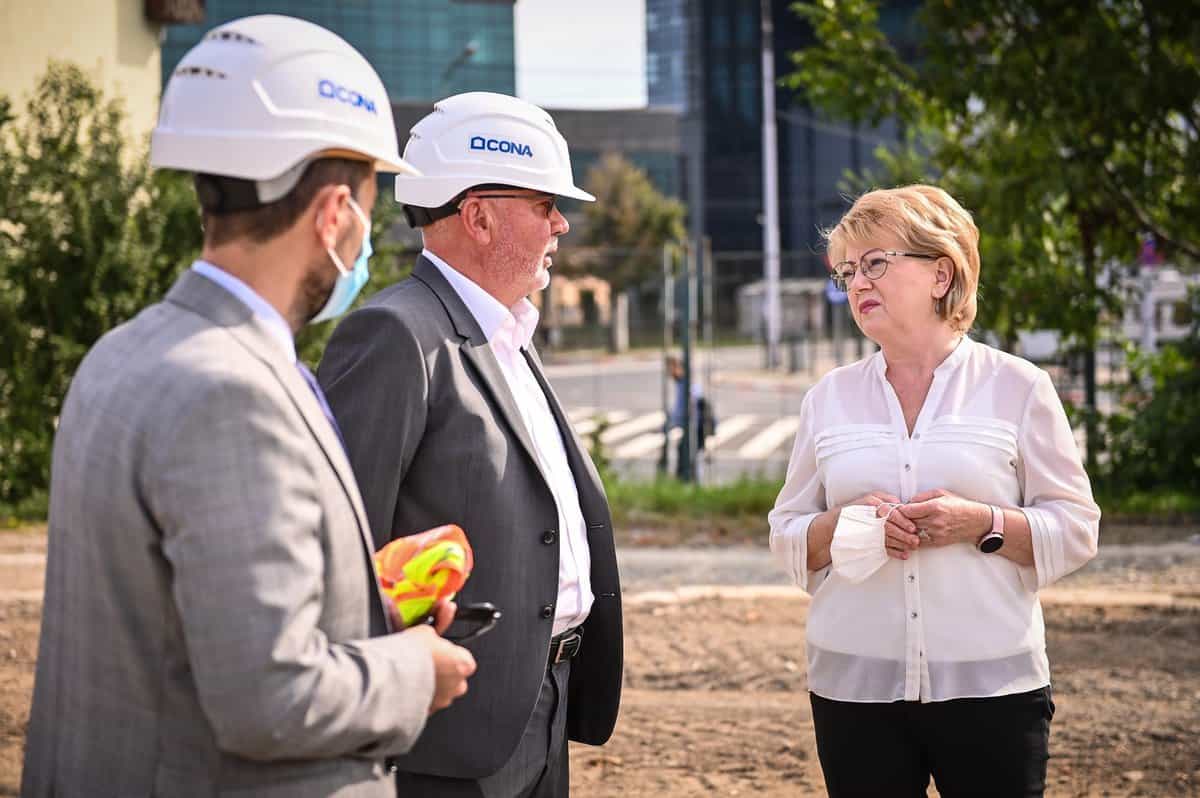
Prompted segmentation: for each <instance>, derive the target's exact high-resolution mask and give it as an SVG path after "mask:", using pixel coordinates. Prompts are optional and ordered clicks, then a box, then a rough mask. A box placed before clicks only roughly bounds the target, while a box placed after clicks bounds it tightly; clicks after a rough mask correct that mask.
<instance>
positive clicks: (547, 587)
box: [319, 258, 622, 778]
mask: <svg viewBox="0 0 1200 798" xmlns="http://www.w3.org/2000/svg"><path fill="white" fill-rule="evenodd" d="M525 356H526V358H527V359H528V361H529V364H530V367H531V368H532V370H533V373H534V375H535V376H536V377H537V378H538V380H539V381H540V383H541V386H542V389H543V391H544V392H545V393H546V397H547V400H548V402H549V404H550V408H551V411H552V412H553V414H554V416H555V420H556V421H557V423H558V427H559V432H560V433H561V435H562V438H563V443H564V445H565V449H566V453H567V460H568V463H569V465H570V467H571V471H572V474H573V476H574V478H575V484H576V486H577V488H578V491H579V502H580V508H581V509H582V511H583V517H584V520H585V522H586V523H587V536H588V545H589V548H590V551H591V562H592V569H591V579H592V591H593V593H594V594H595V599H596V600H595V603H594V604H593V606H592V610H591V613H590V615H589V617H588V620H587V622H586V623H585V624H584V641H583V648H582V650H581V652H580V655H579V657H578V658H577V659H575V660H574V661H573V662H572V664H571V681H570V685H569V693H568V696H569V697H568V705H567V707H568V710H567V718H568V719H567V724H568V732H569V734H570V736H571V739H574V740H579V741H582V742H587V743H592V744H600V743H603V742H604V741H605V740H607V739H608V737H609V735H610V734H611V733H612V729H613V725H614V724H615V722H616V717H617V708H618V704H619V702H620V693H621V674H622V642H621V599H620V585H619V583H618V578H617V562H616V553H615V549H614V546H613V535H612V520H611V518H610V514H609V509H608V502H607V500H606V498H605V496H604V489H603V487H602V486H601V483H600V479H599V477H598V475H597V474H596V470H595V467H594V466H593V464H592V462H591V460H590V458H589V457H588V456H587V453H586V450H585V449H584V448H583V446H582V444H581V443H580V441H579V439H578V437H576V435H575V433H574V431H573V430H572V428H571V425H570V424H569V423H568V422H567V419H566V416H565V415H564V413H563V411H562V408H561V406H560V405H559V402H558V399H557V398H556V397H555V395H554V391H553V390H551V388H550V385H549V384H548V383H547V382H546V381H545V378H544V376H543V374H542V369H541V364H540V363H539V362H538V359H537V354H536V352H534V351H532V349H530V350H529V351H527V352H526V353H525ZM319 376H320V379H321V382H322V384H323V385H324V387H325V390H326V393H327V395H328V397H329V402H330V404H331V405H332V406H333V411H334V414H335V415H336V416H337V418H338V423H339V425H340V426H341V429H342V434H343V436H344V438H345V440H346V447H347V450H348V452H349V454H350V461H351V463H352V464H353V466H354V471H355V473H356V474H357V476H358V481H359V485H360V487H361V489H362V491H363V498H364V503H365V505H366V508H367V516H368V518H370V521H371V529H372V531H373V532H374V534H375V536H376V541H375V544H376V546H380V545H382V544H384V543H386V542H387V541H388V540H390V539H392V538H394V537H398V536H402V535H408V534H412V533H414V532H419V531H421V530H423V529H427V528H429V527H432V526H436V525H438V524H445V523H456V524H459V525H461V526H462V527H463V528H464V529H465V530H466V533H467V536H468V537H469V538H470V540H471V543H472V546H473V547H474V550H475V571H474V573H473V574H472V575H471V578H470V580H469V581H468V582H467V585H466V587H465V589H464V590H463V592H462V594H461V596H460V599H461V600H462V601H464V602H473V601H491V602H494V603H495V604H496V605H497V607H499V608H500V609H501V611H502V612H503V613H504V617H503V618H502V619H501V621H500V623H499V625H498V626H497V627H496V628H495V629H494V630H493V631H492V632H490V633H488V634H487V635H485V636H483V637H481V638H478V639H477V640H475V641H472V642H469V643H467V646H468V647H469V648H470V649H471V650H472V652H473V653H474V655H475V659H476V662H477V663H478V670H477V671H476V674H475V676H474V677H473V678H472V680H471V688H470V691H469V692H468V693H467V695H466V696H464V697H463V698H461V699H459V700H458V701H456V702H455V703H454V705H453V706H451V707H450V708H449V709H447V710H445V711H443V712H439V713H438V714H437V715H435V716H434V717H432V718H431V719H430V722H429V724H428V725H427V727H426V730H425V733H424V734H423V735H422V736H421V739H420V740H419V741H418V742H417V745H416V746H415V747H414V748H413V750H412V752H411V753H410V754H408V755H407V756H405V757H402V758H401V760H400V767H401V769H403V770H405V771H409V772H415V773H425V774H432V775H437V776H448V777H456V778H481V777H483V776H486V775H489V774H491V773H493V772H495V771H496V770H498V769H499V768H500V767H501V766H502V765H503V764H504V763H505V762H506V761H507V760H508V758H509V756H510V755H511V754H512V752H513V750H514V749H515V747H516V745H517V743H518V742H519V741H520V738H521V733H522V731H523V730H524V728H525V725H526V723H527V721H528V719H529V716H530V713H531V712H532V711H533V707H534V703H535V702H536V700H537V695H538V690H539V688H540V686H541V683H542V678H543V676H544V674H545V671H546V658H547V653H548V649H549V641H550V635H551V627H552V624H553V616H554V604H555V601H556V600H557V595H558V560H559V544H560V538H561V536H560V535H559V530H558V529H557V527H558V510H557V507H556V505H555V501H554V496H553V495H552V493H551V491H550V488H549V486H548V485H547V483H546V480H545V478H544V477H543V476H542V473H541V471H540V469H539V466H538V463H537V459H536V456H535V454H534V448H533V443H532V440H531V439H530V436H529V433H528V431H527V430H526V428H525V425H524V424H523V422H522V420H521V416H520V411H519V410H518V408H517V407H516V404H515V403H514V400H513V397H512V394H511V393H510V391H509V388H508V384H507V383H506V382H505V380H504V375H503V373H502V372H501V370H500V364H499V362H498V361H497V360H496V357H495V354H494V353H493V352H492V349H491V346H490V345H489V344H488V343H487V340H486V339H485V338H484V335H483V332H482V330H480V328H479V325H478V323H477V322H476V321H475V318H474V316H472V315H471V312H470V310H468V308H467V306H466V305H465V304H464V303H463V301H462V299H461V298H460V297H459V296H458V294H457V293H456V292H455V290H454V288H453V287H451V285H450V284H449V283H448V282H446V279H445V278H444V277H442V274H441V273H440V272H439V271H438V270H437V267H435V266H434V265H433V264H431V263H429V262H428V261H427V260H425V259H423V258H422V259H420V260H418V261H417V264H416V267H415V269H414V271H413V276H412V277H411V278H410V279H408V280H406V281H404V282H402V283H400V284H398V285H396V286H392V287H391V288H388V289H385V290H384V291H381V292H380V293H379V294H377V295H376V296H374V297H372V298H371V300H370V301H369V302H367V303H366V304H365V305H364V306H363V307H362V308H360V309H359V310H357V311H356V312H354V313H352V314H350V315H349V316H347V317H346V319H345V320H343V321H342V323H341V324H340V325H339V326H338V328H337V330H336V331H335V332H334V334H333V337H332V338H331V339H330V341H329V344H328V346H327V347H326V350H325V356H324V359H323V360H322V361H321V367H320V370H319Z"/></svg>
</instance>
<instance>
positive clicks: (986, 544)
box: [979, 532, 1004, 554]
mask: <svg viewBox="0 0 1200 798" xmlns="http://www.w3.org/2000/svg"><path fill="white" fill-rule="evenodd" d="M1003 545H1004V535H1001V534H1000V533H999V532H992V533H991V534H989V535H988V536H987V537H985V538H984V539H983V540H981V541H979V550H980V551H982V552H983V553H984V554H991V553H992V552H994V551H996V549H998V548H1000V547H1001V546H1003Z"/></svg>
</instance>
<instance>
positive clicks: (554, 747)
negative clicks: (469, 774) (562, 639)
mask: <svg viewBox="0 0 1200 798" xmlns="http://www.w3.org/2000/svg"><path fill="white" fill-rule="evenodd" d="M570 678H571V663H570V660H565V661H563V662H560V663H559V664H557V665H555V666H554V667H552V668H549V669H547V671H546V676H545V679H544V680H543V681H542V690H541V692H540V693H539V694H538V700H537V703H536V704H535V705H534V707H533V715H532V716H530V718H529V723H528V724H527V725H526V727H525V733H524V734H522V735H521V741H520V742H519V743H518V744H517V750H516V751H514V752H513V755H512V756H511V757H509V759H508V762H506V763H505V764H504V765H503V767H501V768H500V770H498V771H496V772H495V773H493V774H492V775H490V776H486V777H484V778H482V779H478V780H475V779H452V778H443V777H439V776H426V775H423V774H418V773H397V774H396V794H397V795H399V796H403V798H567V796H568V794H569V793H570V788H571V773H570V766H569V762H568V759H567V750H568V746H567V682H568V680H569V679H570Z"/></svg>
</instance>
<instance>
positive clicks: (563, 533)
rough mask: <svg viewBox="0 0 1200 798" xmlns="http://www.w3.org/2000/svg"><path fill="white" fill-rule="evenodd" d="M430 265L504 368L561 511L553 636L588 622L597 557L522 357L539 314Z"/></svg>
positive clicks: (544, 404) (557, 440)
mask: <svg viewBox="0 0 1200 798" xmlns="http://www.w3.org/2000/svg"><path fill="white" fill-rule="evenodd" d="M421 254H422V255H423V256H425V258H427V259H428V260H429V262H430V263H432V264H433V265H434V266H436V267H437V269H438V271H440V272H441V273H442V276H443V277H445V278H446V281H447V282H448V283H450V285H451V287H453V288H454V290H455V292H456V293H457V294H458V295H459V297H460V298H461V299H462V301H463V303H464V304H465V305H466V306H467V309H468V310H470V311H471V315H472V316H474V317H475V321H476V322H478V323H479V328H480V329H481V330H483V334H484V335H485V336H486V337H487V339H488V345H489V346H491V348H492V352H494V353H495V355H496V360H498V361H499V363H500V371H501V373H503V374H504V381H505V382H506V383H508V389H509V391H510V392H511V393H512V397H513V400H514V404H516V406H517V409H518V410H519V411H520V413H521V420H522V421H523V422H524V423H525V430H526V431H527V432H528V433H529V437H530V438H531V439H532V440H533V449H534V452H535V453H536V455H537V461H538V467H539V468H540V469H541V472H542V477H543V479H545V480H546V485H547V486H548V487H549V488H550V492H551V493H552V494H553V495H554V503H555V504H556V505H557V506H558V529H559V541H560V543H559V548H558V601H556V602H555V613H554V625H553V627H552V632H553V634H559V633H561V632H564V631H566V630H567V629H570V628H571V627H574V626H578V625H579V624H581V623H583V622H584V621H585V620H587V616H588V612H590V611H591V608H592V601H593V600H594V596H593V595H592V580H591V571H592V554H591V550H590V549H588V542H587V528H586V525H585V523H584V520H583V510H581V509H580V507H579V490H578V488H577V487H576V485H575V476H574V474H572V473H571V466H570V464H569V463H568V462H567V450H566V447H565V446H564V445H563V440H562V435H561V434H560V433H559V431H558V425H557V424H556V423H555V421H554V414H553V413H551V412H550V402H549V400H547V398H546V394H545V392H543V391H542V387H541V385H539V384H538V381H537V378H536V377H534V375H533V370H532V369H531V368H530V367H529V362H528V361H527V360H526V359H525V357H524V355H523V354H522V351H521V350H523V349H525V348H527V347H528V346H529V344H530V342H531V341H532V340H533V332H534V330H535V329H537V323H538V310H537V308H535V307H534V306H533V303H532V302H530V301H529V300H528V299H521V300H520V301H519V302H517V304H515V305H513V306H512V308H506V307H504V305H503V304H501V303H500V302H499V300H497V299H496V298H495V297H493V296H492V295H491V294H489V293H488V292H487V291H484V290H483V289H482V288H480V287H479V285H478V284H477V283H475V282H473V281H472V280H470V279H469V278H468V277H466V276H464V275H463V274H461V273H460V272H458V271H457V270H455V269H454V267H452V266H450V265H449V264H448V263H446V262H445V261H444V260H442V259H441V258H439V257H438V256H437V255H435V254H433V253H432V252H430V251H429V250H427V249H426V250H424V251H423V252H422V253H421Z"/></svg>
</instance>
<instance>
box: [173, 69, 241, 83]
mask: <svg viewBox="0 0 1200 798" xmlns="http://www.w3.org/2000/svg"><path fill="white" fill-rule="evenodd" d="M175 75H176V76H177V77H192V78H219V79H220V80H225V79H226V78H228V77H229V76H228V75H226V74H225V73H224V72H222V71H221V70H219V69H209V68H208V67H201V66H182V67H179V68H178V69H176V70H175Z"/></svg>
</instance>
